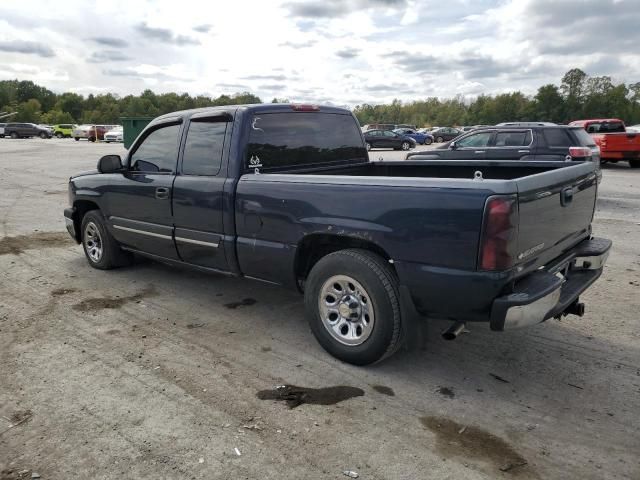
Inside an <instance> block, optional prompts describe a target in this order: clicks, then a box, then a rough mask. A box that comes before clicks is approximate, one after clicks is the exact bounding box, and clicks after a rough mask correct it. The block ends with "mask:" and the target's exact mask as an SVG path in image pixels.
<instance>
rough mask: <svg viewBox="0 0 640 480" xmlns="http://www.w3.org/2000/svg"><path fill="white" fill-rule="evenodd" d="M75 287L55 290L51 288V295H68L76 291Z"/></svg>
mask: <svg viewBox="0 0 640 480" xmlns="http://www.w3.org/2000/svg"><path fill="white" fill-rule="evenodd" d="M77 291H78V290H76V289H75V288H56V289H55V290H51V296H52V297H61V296H62V295H69V294H70V293H74V292H77Z"/></svg>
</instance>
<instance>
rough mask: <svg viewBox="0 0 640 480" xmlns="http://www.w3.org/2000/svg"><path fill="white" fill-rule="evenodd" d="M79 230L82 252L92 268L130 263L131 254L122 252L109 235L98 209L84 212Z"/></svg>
mask: <svg viewBox="0 0 640 480" xmlns="http://www.w3.org/2000/svg"><path fill="white" fill-rule="evenodd" d="M80 232H81V235H82V248H83V249H84V254H85V256H86V257H87V261H88V262H89V265H91V266H92V267H93V268H97V269H98V270H110V269H112V268H116V267H122V266H125V265H129V264H130V263H131V259H132V257H131V254H130V253H128V252H124V251H123V250H122V249H121V248H120V245H119V244H118V242H117V241H116V239H115V238H113V237H112V236H111V234H110V233H109V230H107V225H106V223H105V221H104V218H103V216H102V214H101V213H100V210H91V211H89V212H87V213H86V214H85V216H84V217H83V218H82V226H81V230H80Z"/></svg>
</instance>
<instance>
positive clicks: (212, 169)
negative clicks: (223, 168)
mask: <svg viewBox="0 0 640 480" xmlns="http://www.w3.org/2000/svg"><path fill="white" fill-rule="evenodd" d="M226 132H227V122H213V121H205V120H195V121H194V120H191V123H190V124H189V130H188V131H187V141H186V143H185V146H184V154H183V156H182V173H183V174H185V175H216V174H217V173H218V172H219V171H220V165H221V163H222V149H223V146H224V136H225V133H226Z"/></svg>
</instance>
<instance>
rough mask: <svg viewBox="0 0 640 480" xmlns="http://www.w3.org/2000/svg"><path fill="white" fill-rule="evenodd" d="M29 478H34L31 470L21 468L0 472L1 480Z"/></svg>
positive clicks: (6, 469)
mask: <svg viewBox="0 0 640 480" xmlns="http://www.w3.org/2000/svg"><path fill="white" fill-rule="evenodd" d="M27 478H32V477H31V470H26V469H19V468H5V469H3V470H0V480H23V479H27ZM38 478H39V477H38Z"/></svg>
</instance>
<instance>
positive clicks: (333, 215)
mask: <svg viewBox="0 0 640 480" xmlns="http://www.w3.org/2000/svg"><path fill="white" fill-rule="evenodd" d="M267 177H269V178H268V179H267ZM278 177H281V178H278ZM295 177H296V176H290V175H253V174H251V175H244V176H243V177H242V178H241V179H240V181H239V183H238V187H237V193H236V202H235V203H236V210H235V216H236V222H235V223H236V232H237V236H238V241H237V253H238V259H239V263H240V269H241V271H242V272H243V273H244V274H245V275H248V276H253V277H258V278H262V279H265V280H269V281H274V282H276V283H293V282H294V281H295V278H294V271H293V265H294V259H295V255H296V249H297V246H298V244H299V243H300V242H301V241H302V239H304V238H305V237H307V236H308V235H313V234H330V235H338V236H347V237H354V238H358V239H362V240H365V241H368V242H372V243H374V244H376V245H377V246H379V247H380V248H382V249H383V250H384V251H385V252H386V253H387V254H388V255H389V257H390V258H391V259H393V260H394V262H412V263H420V264H428V265H431V266H443V267H448V268H455V269H468V270H472V269H475V266H476V257H477V248H478V241H479V234H480V228H481V222H482V212H483V208H484V203H485V200H486V198H487V197H488V196H489V195H491V194H492V191H491V190H490V189H482V188H472V189H467V188H448V187H447V183H449V184H450V183H451V182H452V180H448V181H445V182H441V187H440V188H427V187H425V186H422V185H420V182H421V180H419V179H418V180H414V181H413V182H409V183H408V184H403V183H402V181H401V180H399V179H389V178H386V179H385V180H384V182H386V183H387V184H376V180H375V178H376V177H368V178H366V179H365V177H358V178H359V181H358V182H356V181H355V178H356V177H325V178H324V179H322V180H320V179H318V180H314V179H313V177H312V176H297V177H298V178H297V179H296V178H295ZM265 180H267V181H265ZM393 180H395V181H396V185H395V186H389V183H390V181H393ZM454 182H460V183H463V182H467V181H466V180H454Z"/></svg>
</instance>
